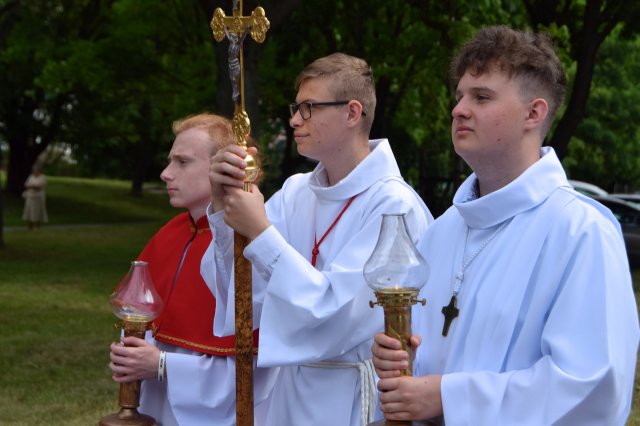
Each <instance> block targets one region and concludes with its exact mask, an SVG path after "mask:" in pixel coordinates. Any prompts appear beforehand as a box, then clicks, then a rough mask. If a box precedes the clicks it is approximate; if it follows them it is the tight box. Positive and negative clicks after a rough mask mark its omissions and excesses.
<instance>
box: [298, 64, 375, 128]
mask: <svg viewBox="0 0 640 426" xmlns="http://www.w3.org/2000/svg"><path fill="white" fill-rule="evenodd" d="M315 78H323V79H326V80H328V81H330V82H331V85H330V87H329V92H330V93H331V95H333V96H334V97H335V100H336V101H349V100H352V99H354V100H356V101H358V102H360V103H361V104H362V110H363V111H364V112H365V113H366V115H365V114H363V117H362V122H363V128H364V130H365V131H366V133H367V134H368V133H369V131H370V130H371V125H372V124H373V117H374V114H375V109H376V87H375V82H374V80H373V71H371V67H369V65H368V64H367V63H366V62H365V61H364V60H363V59H360V58H356V57H355V56H350V55H346V54H344V53H333V54H331V55H329V56H325V57H322V58H320V59H316V60H315V61H313V62H312V63H310V64H309V65H307V66H306V67H305V68H304V69H303V70H302V71H301V72H300V74H299V75H298V77H297V78H296V81H295V89H296V90H298V89H299V88H300V86H301V85H302V84H303V83H304V82H306V81H307V80H311V79H315Z"/></svg>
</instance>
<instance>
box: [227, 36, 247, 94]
mask: <svg viewBox="0 0 640 426" xmlns="http://www.w3.org/2000/svg"><path fill="white" fill-rule="evenodd" d="M224 33H225V34H226V36H227V38H228V39H229V78H230V79H231V86H232V87H233V93H232V95H231V97H232V99H233V102H235V103H236V104H237V103H239V102H240V82H239V81H238V79H239V78H240V48H241V47H242V43H243V42H244V39H245V37H246V36H247V34H248V33H249V27H247V28H245V30H244V32H243V33H242V35H240V34H238V33H236V32H233V31H229V30H228V28H227V27H226V26H225V27H224Z"/></svg>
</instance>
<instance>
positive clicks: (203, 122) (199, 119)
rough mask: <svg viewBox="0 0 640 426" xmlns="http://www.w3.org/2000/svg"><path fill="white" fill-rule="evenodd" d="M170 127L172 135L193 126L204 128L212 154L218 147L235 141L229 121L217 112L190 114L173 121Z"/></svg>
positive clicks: (176, 134)
mask: <svg viewBox="0 0 640 426" xmlns="http://www.w3.org/2000/svg"><path fill="white" fill-rule="evenodd" d="M171 128H172V130H173V134H174V136H178V134H179V133H182V132H184V131H185V130H189V129H193V128H199V129H203V130H205V131H206V132H207V134H208V135H209V142H211V154H212V155H213V154H214V153H215V152H216V151H218V150H219V149H220V148H222V147H225V146H227V145H230V144H232V143H234V142H235V138H234V135H233V130H232V127H231V121H230V120H229V119H228V118H225V117H222V116H220V115H217V114H211V113H201V114H195V115H190V116H187V117H185V118H181V119H179V120H176V121H174V122H173V125H172V126H171Z"/></svg>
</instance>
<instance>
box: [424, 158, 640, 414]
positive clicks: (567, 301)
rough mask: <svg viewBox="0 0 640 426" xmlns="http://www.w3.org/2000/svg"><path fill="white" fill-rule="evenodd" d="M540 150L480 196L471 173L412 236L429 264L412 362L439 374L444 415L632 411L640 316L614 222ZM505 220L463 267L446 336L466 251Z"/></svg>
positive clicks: (475, 247) (555, 160)
mask: <svg viewBox="0 0 640 426" xmlns="http://www.w3.org/2000/svg"><path fill="white" fill-rule="evenodd" d="M541 155H542V158H541V159H540V160H539V161H537V162H536V163H535V164H534V165H532V166H531V167H530V168H529V169H528V170H526V171H525V172H524V173H523V174H522V175H521V176H520V177H518V178H517V179H516V180H514V181H513V182H511V183H510V184H508V185H507V186H505V187H504V188H502V189H500V190H498V191H496V192H493V193H490V194H488V195H485V196H483V197H481V198H475V197H474V196H473V195H470V194H473V193H474V192H475V190H474V187H475V182H476V177H475V175H471V176H470V177H469V178H468V179H467V180H466V181H465V182H464V183H463V184H462V186H461V187H460V189H459V190H458V192H457V193H456V195H455V197H454V205H453V206H452V207H451V208H450V209H449V210H447V212H446V213H445V214H444V215H443V216H441V217H440V218H438V219H437V220H436V221H435V222H434V224H433V225H432V226H431V227H430V228H429V230H428V231H427V233H426V234H425V236H424V238H423V239H422V240H421V242H420V244H419V250H420V252H421V253H422V255H423V256H424V257H425V258H426V259H427V261H429V263H430V264H431V265H432V268H431V277H430V279H429V281H428V282H427V284H426V286H425V287H424V288H423V289H422V292H421V294H420V297H426V299H427V307H426V308H422V307H417V308H415V309H414V318H415V320H414V332H415V333H416V334H419V335H421V336H423V341H422V345H421V347H420V348H419V349H418V352H417V358H416V362H415V364H414V365H415V374H416V375H427V374H444V376H443V379H442V385H441V391H442V401H443V406H444V420H445V423H446V424H447V426H458V425H480V426H483V425H487V426H489V425H490V426H497V425H518V426H527V425H530V426H541V425H567V426H575V425H581V426H585V425H594V426H595V425H598V426H602V425H612V426H614V425H615V426H622V425H624V422H625V418H626V416H627V414H628V412H629V409H630V404H631V393H632V389H633V381H634V369H635V365H636V353H637V347H638V316H637V311H636V304H635V299H634V294H633V290H632V285H631V277H630V272H629V266H628V263H627V256H626V253H625V247H624V243H623V239H622V236H621V233H620V227H619V224H618V222H617V221H616V219H615V218H614V216H613V215H612V214H611V212H610V211H609V210H608V209H606V208H604V207H603V206H602V205H600V204H598V203H596V202H595V201H593V200H592V199H590V198H587V197H585V196H582V195H580V194H578V193H577V192H575V191H574V190H573V189H572V188H571V187H570V185H569V184H568V182H567V179H566V176H565V173H564V171H563V169H562V166H561V164H560V162H559V161H558V158H557V156H556V155H555V152H554V151H553V150H552V149H550V148H543V149H542V151H541ZM508 220H511V221H510V222H509V223H508V224H507V225H506V227H505V228H504V229H503V230H502V231H501V232H500V233H499V234H497V235H496V237H495V239H493V240H492V241H490V242H489V243H488V244H487V245H486V246H485V247H484V249H482V251H480V252H479V253H478V254H477V256H476V258H475V259H474V260H473V261H472V262H471V263H470V264H469V266H468V268H467V269H466V271H465V273H464V280H463V282H462V285H461V287H460V293H459V295H458V303H457V306H458V308H459V310H460V311H459V316H458V318H456V319H454V320H453V323H452V325H451V328H450V330H449V333H448V336H447V337H443V336H442V328H443V320H444V317H443V315H442V313H441V309H442V307H443V306H445V305H448V304H449V301H450V298H451V296H452V291H453V282H454V279H453V277H454V274H455V273H456V272H458V271H459V270H460V267H461V264H462V262H463V255H464V259H465V260H464V262H466V261H467V260H468V259H469V258H470V257H471V256H473V254H474V253H475V252H476V251H477V250H478V248H479V247H480V246H481V245H482V244H483V243H484V242H485V241H486V240H487V239H488V238H489V237H490V235H491V234H492V233H493V232H495V231H496V230H497V229H498V228H499V226H500V225H501V224H502V223H503V222H505V221H508ZM467 226H468V227H470V233H469V242H468V245H467V247H466V250H464V246H465V234H466V232H467ZM463 251H464V253H463Z"/></svg>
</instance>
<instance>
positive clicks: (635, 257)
mask: <svg viewBox="0 0 640 426" xmlns="http://www.w3.org/2000/svg"><path fill="white" fill-rule="evenodd" d="M591 198H593V199H594V200H596V201H598V202H599V203H600V204H602V205H604V206H605V207H608V208H609V210H611V212H612V213H613V215H614V216H615V217H616V219H618V221H619V222H620V226H621V227H622V235H623V237H624V243H625V246H626V247H627V256H628V257H629V263H630V264H631V266H632V267H633V268H638V267H640V207H638V206H637V205H635V204H633V203H629V202H627V201H624V200H623V199H620V198H618V197H614V196H611V195H594V196H592V197H591Z"/></svg>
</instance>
